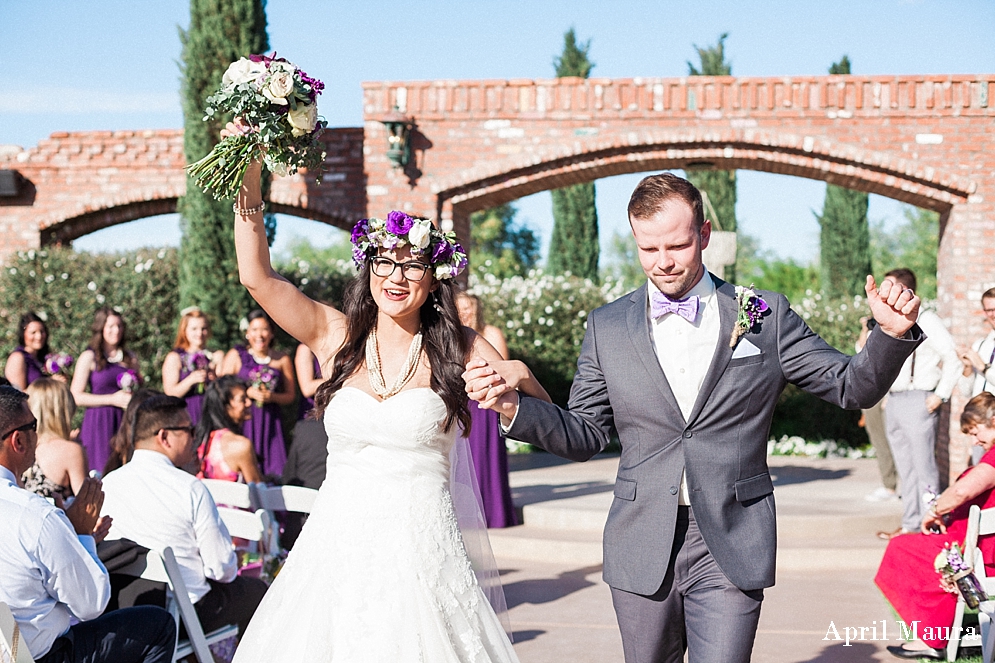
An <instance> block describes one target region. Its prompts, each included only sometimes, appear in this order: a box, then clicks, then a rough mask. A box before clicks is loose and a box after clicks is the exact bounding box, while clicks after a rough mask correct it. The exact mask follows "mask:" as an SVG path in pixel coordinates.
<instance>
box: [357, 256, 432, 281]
mask: <svg viewBox="0 0 995 663" xmlns="http://www.w3.org/2000/svg"><path fill="white" fill-rule="evenodd" d="M370 263H371V269H372V270H373V273H374V274H376V275H377V276H379V277H381V278H388V277H389V276H390V275H391V274H393V273H394V270H395V269H397V268H398V267H400V268H401V275H402V276H404V278H406V279H408V280H409V281H421V280H422V279H423V278H425V274H426V273H427V272H428V265H426V264H425V263H423V262H421V261H420V260H409V261H408V262H397V261H396V260H391V259H390V258H384V257H381V256H377V257H376V258H373V260H371V261H370Z"/></svg>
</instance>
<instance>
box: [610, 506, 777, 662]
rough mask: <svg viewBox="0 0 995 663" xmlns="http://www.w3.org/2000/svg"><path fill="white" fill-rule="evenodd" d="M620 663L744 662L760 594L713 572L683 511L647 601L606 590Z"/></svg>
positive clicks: (690, 516)
mask: <svg viewBox="0 0 995 663" xmlns="http://www.w3.org/2000/svg"><path fill="white" fill-rule="evenodd" d="M611 591H612V601H613V603H614V604H615V614H616V615H617V617H618V625H619V629H620V630H621V633H622V650H623V652H624V654H625V663H681V662H682V661H683V660H684V652H685V650H686V651H687V653H688V663H716V662H717V661H722V663H748V662H749V660H750V656H751V654H752V652H753V640H754V637H755V636H756V633H757V624H758V623H759V621H760V604H761V602H762V601H763V598H764V590H762V589H756V590H749V591H743V590H741V589H739V588H738V587H736V586H735V585H733V584H732V582H730V581H729V579H728V578H727V577H726V576H725V574H724V573H722V570H721V569H719V565H718V564H716V562H715V559H714V558H713V557H712V555H711V553H709V552H708V548H707V547H706V546H705V541H704V540H703V539H702V538H701V533H700V532H699V531H698V525H697V523H696V522H695V520H694V515H693V514H692V513H691V509H690V508H689V507H679V509H678V514H677V532H676V535H675V540H674V546H673V549H672V553H671V556H670V565H669V566H668V568H667V575H666V576H665V577H664V580H663V585H662V586H661V587H660V589H659V590H658V591H657V592H656V593H655V594H653V595H651V596H642V595H640V594H632V593H630V592H625V591H622V590H621V589H617V588H615V587H612V588H611Z"/></svg>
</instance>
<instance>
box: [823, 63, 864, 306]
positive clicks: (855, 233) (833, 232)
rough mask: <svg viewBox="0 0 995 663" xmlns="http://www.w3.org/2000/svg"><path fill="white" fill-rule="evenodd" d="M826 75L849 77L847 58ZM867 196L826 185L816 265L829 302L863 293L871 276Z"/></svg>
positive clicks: (830, 69)
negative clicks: (865, 282)
mask: <svg viewBox="0 0 995 663" xmlns="http://www.w3.org/2000/svg"><path fill="white" fill-rule="evenodd" d="M829 73H830V74H849V73H850V59H849V58H848V57H847V56H845V55H844V56H843V58H842V59H841V60H840V61H839V62H837V63H835V64H833V66H832V67H830V68H829ZM867 205H868V195H867V194H866V193H863V192H860V191H853V190H852V189H846V188H844V187H840V186H835V185H833V184H827V185H826V200H825V202H824V203H823V206H822V214H821V215H820V214H816V215H815V216H816V218H817V219H818V221H819V225H820V226H821V232H820V238H819V242H820V243H819V263H820V271H819V275H820V280H821V282H822V290H823V292H824V293H825V295H826V296H827V297H829V298H841V297H853V296H854V295H859V294H861V293H863V292H864V280H865V278H866V276H867V275H868V274H870V273H871V235H870V228H869V226H868V223H867Z"/></svg>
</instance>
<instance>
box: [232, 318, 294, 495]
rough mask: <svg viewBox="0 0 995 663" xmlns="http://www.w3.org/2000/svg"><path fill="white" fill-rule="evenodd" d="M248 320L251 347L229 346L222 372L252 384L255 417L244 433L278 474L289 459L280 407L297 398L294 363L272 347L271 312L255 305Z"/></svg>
mask: <svg viewBox="0 0 995 663" xmlns="http://www.w3.org/2000/svg"><path fill="white" fill-rule="evenodd" d="M247 320H248V326H247V327H246V330H245V340H246V342H247V343H248V347H245V346H241V345H239V346H236V347H234V348H232V349H231V350H229V351H228V354H226V355H225V359H224V363H223V364H222V366H221V374H222V375H238V376H239V377H240V378H242V379H243V380H245V383H246V384H248V385H249V388H248V389H247V390H246V394H247V395H248V396H249V398H251V399H252V418H251V419H249V421H248V422H247V423H246V424H245V429H244V430H245V436H246V437H247V438H249V439H250V440H252V444H253V446H254V447H255V449H256V455H257V456H258V457H259V466H260V467H261V468H262V470H263V473H264V474H267V475H276V476H279V475H280V474H282V472H283V465H284V463H286V462H287V447H286V445H285V443H284V439H283V427H282V425H281V421H280V408H281V407H283V406H286V405H290V404H291V403H293V402H294V396H295V393H294V392H295V391H296V385H295V383H294V367H293V365H292V364H291V361H290V357H289V356H287V355H286V354H284V353H283V352H279V351H277V350H273V348H272V347H271V346H272V344H273V324H272V323H271V322H270V319H269V316H268V315H266V313H264V312H263V311H261V310H259V309H256V310H255V311H252V312H251V313H249V315H248V318H247Z"/></svg>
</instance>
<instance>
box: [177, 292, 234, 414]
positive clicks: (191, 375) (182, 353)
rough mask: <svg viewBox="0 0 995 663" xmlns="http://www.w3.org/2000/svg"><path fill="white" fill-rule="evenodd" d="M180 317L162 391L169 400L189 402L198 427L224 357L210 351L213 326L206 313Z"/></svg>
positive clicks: (190, 312)
mask: <svg viewBox="0 0 995 663" xmlns="http://www.w3.org/2000/svg"><path fill="white" fill-rule="evenodd" d="M180 315H181V317H180V326H179V329H178V330H177V332H176V341H175V342H174V343H173V350H172V352H170V353H169V354H167V355H166V360H165V361H164V362H163V363H162V390H163V391H164V392H165V393H166V395H167V396H176V397H177V398H182V399H184V400H185V401H186V403H187V412H189V413H190V421H192V422H193V424H194V425H195V426H196V425H197V422H198V421H199V420H200V411H201V408H202V407H203V404H204V391H205V389H206V387H207V384H208V383H209V382H210V381H211V380H213V379H215V378H216V377H217V375H216V371H217V370H218V369H219V368H220V367H221V362H222V361H223V359H224V353H222V352H221V351H220V350H215V351H213V352H212V351H210V350H208V349H207V339H208V338H210V336H211V323H210V321H208V319H207V315H205V314H204V312H203V311H201V310H200V309H199V308H197V307H196V306H191V307H190V308H186V309H183V310H182V311H181V312H180Z"/></svg>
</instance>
